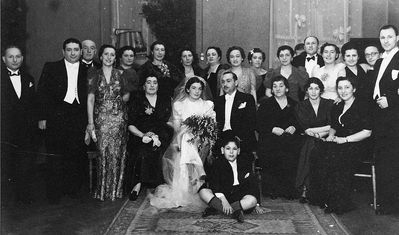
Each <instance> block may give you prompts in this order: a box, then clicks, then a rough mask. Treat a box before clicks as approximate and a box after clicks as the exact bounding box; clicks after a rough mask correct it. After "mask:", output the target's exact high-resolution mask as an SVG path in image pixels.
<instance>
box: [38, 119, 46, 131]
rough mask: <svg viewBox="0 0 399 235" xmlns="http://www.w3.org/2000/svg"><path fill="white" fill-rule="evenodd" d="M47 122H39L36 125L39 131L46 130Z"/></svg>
mask: <svg viewBox="0 0 399 235" xmlns="http://www.w3.org/2000/svg"><path fill="white" fill-rule="evenodd" d="M46 123H47V121H46V120H40V121H39V123H38V126H39V129H40V130H46V128H47V125H46Z"/></svg>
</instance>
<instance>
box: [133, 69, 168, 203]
mask: <svg viewBox="0 0 399 235" xmlns="http://www.w3.org/2000/svg"><path fill="white" fill-rule="evenodd" d="M143 88H144V92H142V93H140V94H139V95H138V97H136V98H135V99H134V100H133V101H132V104H131V106H130V107H129V126H128V129H129V131H130V132H131V133H132V134H133V135H132V137H133V138H132V139H131V141H130V142H129V146H130V151H129V152H130V154H131V155H133V156H132V157H131V158H132V164H131V165H130V166H129V170H132V174H130V175H131V177H132V178H131V179H129V180H131V184H130V185H131V188H130V192H131V193H130V195H129V199H130V200H136V199H137V196H138V194H139V192H140V188H141V184H147V185H149V186H152V187H155V186H158V185H159V184H161V183H163V177H162V155H163V153H164V152H165V150H166V148H167V147H168V146H169V143H170V141H171V138H172V136H173V128H172V127H171V126H169V125H168V124H167V122H168V120H169V117H170V115H171V112H172V108H171V103H170V100H169V99H168V98H165V97H162V96H158V95H157V92H158V79H157V78H156V77H155V76H151V75H150V76H149V77H147V79H146V80H145V83H144V85H143Z"/></svg>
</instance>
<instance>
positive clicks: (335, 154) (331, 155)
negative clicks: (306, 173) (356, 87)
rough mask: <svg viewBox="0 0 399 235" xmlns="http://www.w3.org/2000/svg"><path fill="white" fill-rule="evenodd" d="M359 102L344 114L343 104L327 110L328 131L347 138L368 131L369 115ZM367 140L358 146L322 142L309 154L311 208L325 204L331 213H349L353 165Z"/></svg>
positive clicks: (358, 143)
mask: <svg viewBox="0 0 399 235" xmlns="http://www.w3.org/2000/svg"><path fill="white" fill-rule="evenodd" d="M364 107H365V106H364V104H362V103H361V102H360V100H359V99H355V101H354V102H353V103H352V106H351V107H350V108H349V109H348V110H347V111H346V112H345V113H344V114H342V112H343V108H344V102H340V103H339V104H338V105H334V106H333V108H332V110H331V128H333V129H334V130H336V133H335V136H337V137H347V136H349V135H352V134H355V133H357V132H359V131H362V130H364V129H366V130H371V125H370V120H369V115H368V114H367V110H366V109H365V108H364ZM367 143H368V139H366V140H363V141H360V142H350V143H344V144H336V143H333V142H324V144H323V146H321V148H320V150H319V151H315V152H313V153H312V154H311V165H310V168H311V169H312V171H310V182H309V191H308V197H309V201H310V203H311V204H313V205H319V206H323V205H324V204H326V205H327V206H328V207H330V208H331V209H332V210H333V211H334V212H335V213H337V214H342V213H344V212H347V211H349V210H351V209H353V204H352V201H351V198H350V196H351V192H352V187H351V183H352V178H353V167H354V163H356V161H357V160H358V159H359V158H360V156H362V155H363V154H364V151H365V146H367Z"/></svg>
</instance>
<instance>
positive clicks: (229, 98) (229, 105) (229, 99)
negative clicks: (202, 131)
mask: <svg viewBox="0 0 399 235" xmlns="http://www.w3.org/2000/svg"><path fill="white" fill-rule="evenodd" d="M236 93H237V90H235V91H234V92H233V94H231V95H229V94H225V95H224V98H225V100H226V103H225V106H224V126H223V131H227V130H232V129H231V125H230V119H231V110H232V109H233V102H234V97H235V96H236Z"/></svg>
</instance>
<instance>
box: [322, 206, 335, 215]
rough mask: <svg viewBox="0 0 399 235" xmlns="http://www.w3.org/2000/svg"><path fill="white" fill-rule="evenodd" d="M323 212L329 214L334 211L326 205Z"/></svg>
mask: <svg viewBox="0 0 399 235" xmlns="http://www.w3.org/2000/svg"><path fill="white" fill-rule="evenodd" d="M324 213H326V214H331V213H334V210H333V209H332V208H331V207H326V209H324Z"/></svg>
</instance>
